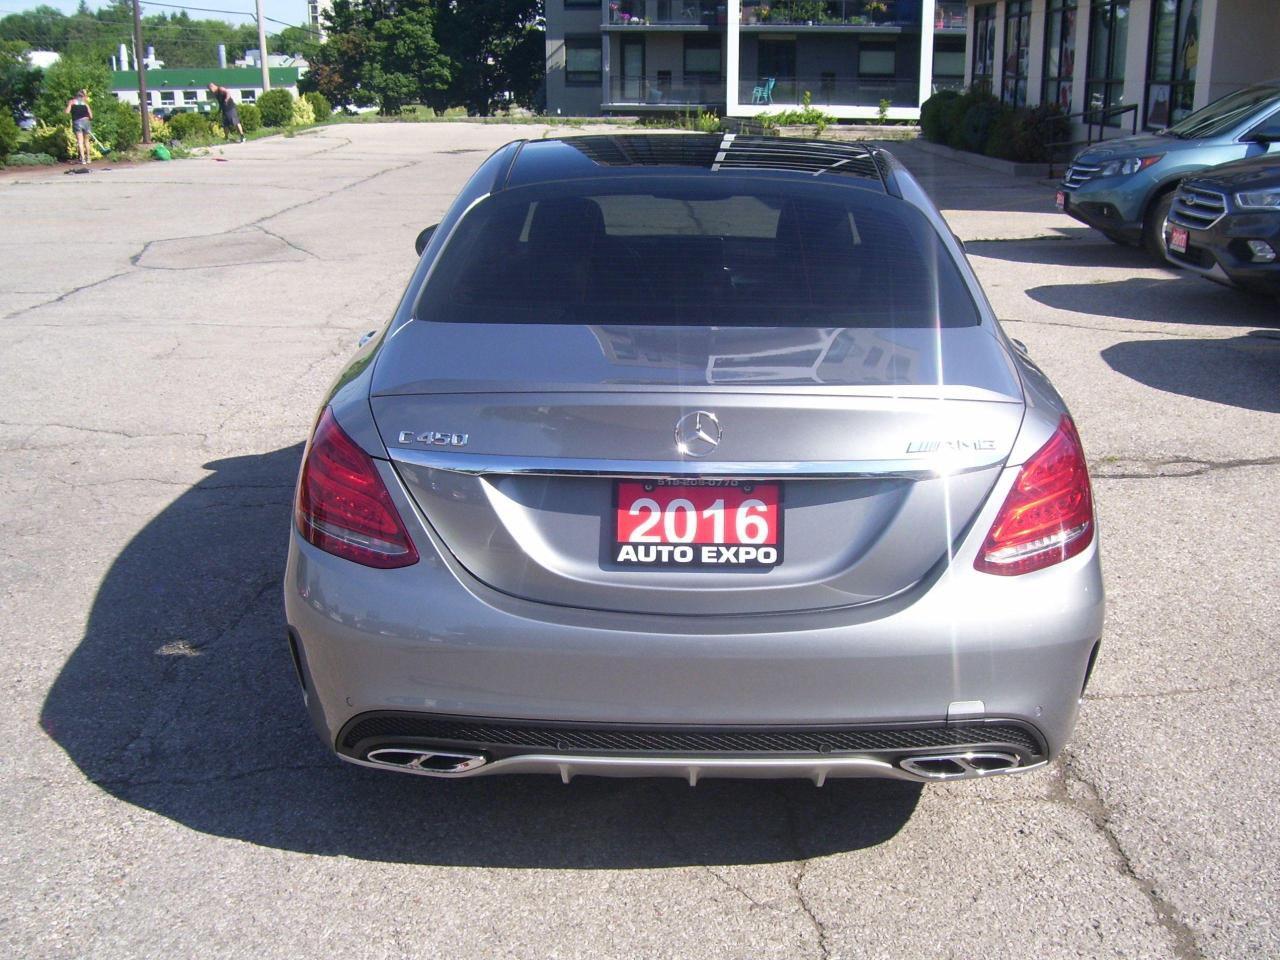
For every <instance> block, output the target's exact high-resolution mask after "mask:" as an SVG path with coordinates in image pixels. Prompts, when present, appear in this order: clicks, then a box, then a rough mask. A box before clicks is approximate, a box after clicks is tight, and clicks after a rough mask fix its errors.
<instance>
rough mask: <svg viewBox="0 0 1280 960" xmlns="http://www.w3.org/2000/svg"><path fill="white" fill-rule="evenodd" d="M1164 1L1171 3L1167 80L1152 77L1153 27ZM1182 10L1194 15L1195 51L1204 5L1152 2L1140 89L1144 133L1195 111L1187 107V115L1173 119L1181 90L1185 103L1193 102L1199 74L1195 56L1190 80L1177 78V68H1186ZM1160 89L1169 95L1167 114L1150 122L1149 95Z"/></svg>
mask: <svg viewBox="0 0 1280 960" xmlns="http://www.w3.org/2000/svg"><path fill="white" fill-rule="evenodd" d="M1165 2H1169V3H1172V4H1173V53H1172V57H1171V58H1170V61H1169V77H1168V79H1159V78H1157V77H1156V76H1155V71H1156V66H1157V63H1156V40H1157V36H1158V34H1157V31H1156V26H1157V23H1158V22H1159V19H1160V14H1161V12H1162V8H1163V7H1164V3H1165ZM1184 9H1187V10H1188V14H1189V16H1194V17H1195V18H1196V47H1197V50H1198V49H1199V42H1200V36H1201V28H1200V24H1201V22H1202V21H1203V19H1204V4H1203V3H1201V0H1151V27H1150V31H1149V34H1148V43H1147V71H1146V74H1147V75H1146V80H1145V82H1144V84H1143V88H1142V126H1143V129H1145V130H1156V129H1163V128H1164V127H1169V126H1172V125H1173V124H1175V123H1177V122H1178V121H1180V120H1183V119H1185V118H1186V117H1189V116H1191V114H1192V113H1194V112H1195V107H1194V106H1191V107H1187V108H1186V112H1185V113H1183V114H1182V116H1174V104H1175V103H1176V102H1177V93H1179V92H1181V90H1182V89H1183V88H1186V89H1187V91H1188V92H1189V93H1190V96H1189V97H1188V98H1187V101H1188V102H1192V103H1193V102H1194V100H1195V92H1196V77H1195V73H1197V72H1199V57H1198V54H1197V61H1196V67H1195V68H1194V69H1193V71H1192V77H1191V79H1189V80H1186V79H1184V80H1178V79H1176V77H1177V76H1178V73H1179V70H1180V68H1181V69H1183V70H1185V67H1186V64H1185V62H1184V58H1185V57H1186V53H1187V51H1186V43H1185V41H1186V33H1185V28H1186V25H1187V20H1188V19H1189V16H1188V17H1186V18H1184V17H1183V16H1182V13H1183V10H1184ZM1160 87H1164V88H1165V89H1167V90H1168V93H1169V97H1168V100H1167V101H1166V104H1167V111H1168V115H1167V116H1166V117H1165V122H1164V123H1160V122H1158V121H1157V122H1155V123H1153V122H1152V120H1151V113H1152V110H1151V94H1152V91H1153V90H1155V89H1157V88H1160Z"/></svg>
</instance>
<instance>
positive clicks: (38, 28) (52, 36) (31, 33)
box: [0, 6, 67, 50]
mask: <svg viewBox="0 0 1280 960" xmlns="http://www.w3.org/2000/svg"><path fill="white" fill-rule="evenodd" d="M0 40H16V41H18V42H20V43H24V44H26V46H27V48H28V49H29V50H63V49H65V48H66V45H67V17H66V16H65V15H64V14H63V13H62V11H61V10H58V9H56V8H54V7H48V6H39V7H36V8H35V9H33V10H27V11H25V12H23V13H13V14H10V15H9V16H7V17H3V18H0Z"/></svg>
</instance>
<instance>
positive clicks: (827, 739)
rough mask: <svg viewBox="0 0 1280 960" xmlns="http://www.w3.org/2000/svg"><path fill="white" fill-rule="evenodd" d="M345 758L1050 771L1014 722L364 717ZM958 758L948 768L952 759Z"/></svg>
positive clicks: (589, 769) (537, 765)
mask: <svg viewBox="0 0 1280 960" xmlns="http://www.w3.org/2000/svg"><path fill="white" fill-rule="evenodd" d="M337 750H338V753H339V755H340V756H341V757H342V758H343V759H345V760H350V761H352V762H355V763H360V764H362V765H365V766H373V767H379V768H383V769H386V768H391V769H397V770H402V771H406V772H410V773H417V774H425V775H428V776H437V777H448V778H458V777H473V776H484V775H486V774H490V773H502V772H518V773H531V772H544V773H555V774H558V775H559V776H561V777H562V778H563V779H564V780H566V781H567V780H569V779H571V778H572V777H573V776H576V775H578V774H589V775H596V776H619V777H628V776H676V777H680V778H681V779H687V780H689V781H690V782H691V783H695V782H696V781H697V780H698V779H700V778H708V777H805V778H807V779H813V780H815V781H817V782H818V783H819V785H821V783H822V782H823V781H825V780H826V779H828V778H833V779H834V778H844V777H875V776H890V777H895V778H898V779H909V780H917V781H928V780H946V779H957V778H960V777H963V776H966V775H968V776H985V775H990V774H995V773H1008V772H1012V771H1014V770H1025V769H1032V768H1034V767H1036V766H1039V765H1042V764H1043V763H1045V762H1046V757H1045V747H1044V743H1043V741H1042V740H1041V739H1040V737H1039V735H1038V733H1037V732H1036V731H1035V730H1034V729H1032V728H1031V727H1029V726H1027V725H1025V724H1020V723H1015V722H1009V721H980V720H979V721H971V720H957V721H956V722H954V723H934V724H914V725H911V726H905V727H904V726H889V725H878V726H861V727H857V726H855V727H838V726H824V727H816V728H814V727H747V726H728V727H726V726H721V727H697V728H690V727H678V726H672V725H662V726H654V725H642V724H603V725H602V724H594V725H582V724H573V723H546V722H543V723H530V722H528V721H522V720H494V719H491V718H475V717H443V716H437V715H432V714H427V713H415V712H403V711H401V712H377V713H368V714H362V715H360V716H357V717H354V718H352V720H351V721H349V722H348V723H347V724H346V725H345V726H344V727H343V729H342V732H341V733H339V735H338V741H337ZM948 757H949V758H951V760H950V761H945V762H944V759H945V758H948Z"/></svg>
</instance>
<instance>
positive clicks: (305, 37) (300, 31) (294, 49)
mask: <svg viewBox="0 0 1280 960" xmlns="http://www.w3.org/2000/svg"><path fill="white" fill-rule="evenodd" d="M316 40H317V37H316V35H315V34H314V33H313V32H312V31H311V28H310V27H285V28H284V29H283V30H281V31H280V32H279V33H277V34H273V35H271V36H269V37H267V47H268V48H269V49H270V50H271V51H272V52H273V53H287V54H289V55H290V56H296V55H298V54H303V56H305V55H306V54H305V52H304V51H305V50H306V49H307V47H309V46H311V45H312V44H314V43H315V42H316ZM252 46H254V47H256V46H257V44H256V43H255V44H252Z"/></svg>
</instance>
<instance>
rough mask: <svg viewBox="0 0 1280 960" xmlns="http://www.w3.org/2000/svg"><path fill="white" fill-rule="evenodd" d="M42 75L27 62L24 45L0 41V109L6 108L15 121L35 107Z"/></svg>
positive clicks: (15, 41) (19, 42)
mask: <svg viewBox="0 0 1280 960" xmlns="http://www.w3.org/2000/svg"><path fill="white" fill-rule="evenodd" d="M43 75H44V74H43V71H41V70H38V69H36V68H35V67H33V66H31V65H30V64H29V63H28V62H27V45H26V44H25V43H23V42H21V41H18V40H6V41H0V107H8V112H9V113H11V114H12V115H13V118H14V119H15V120H16V119H18V118H20V117H21V116H22V114H24V113H27V112H28V111H30V110H31V109H32V108H34V107H35V104H36V98H37V97H38V96H39V95H40V81H41V78H42V77H43Z"/></svg>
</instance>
